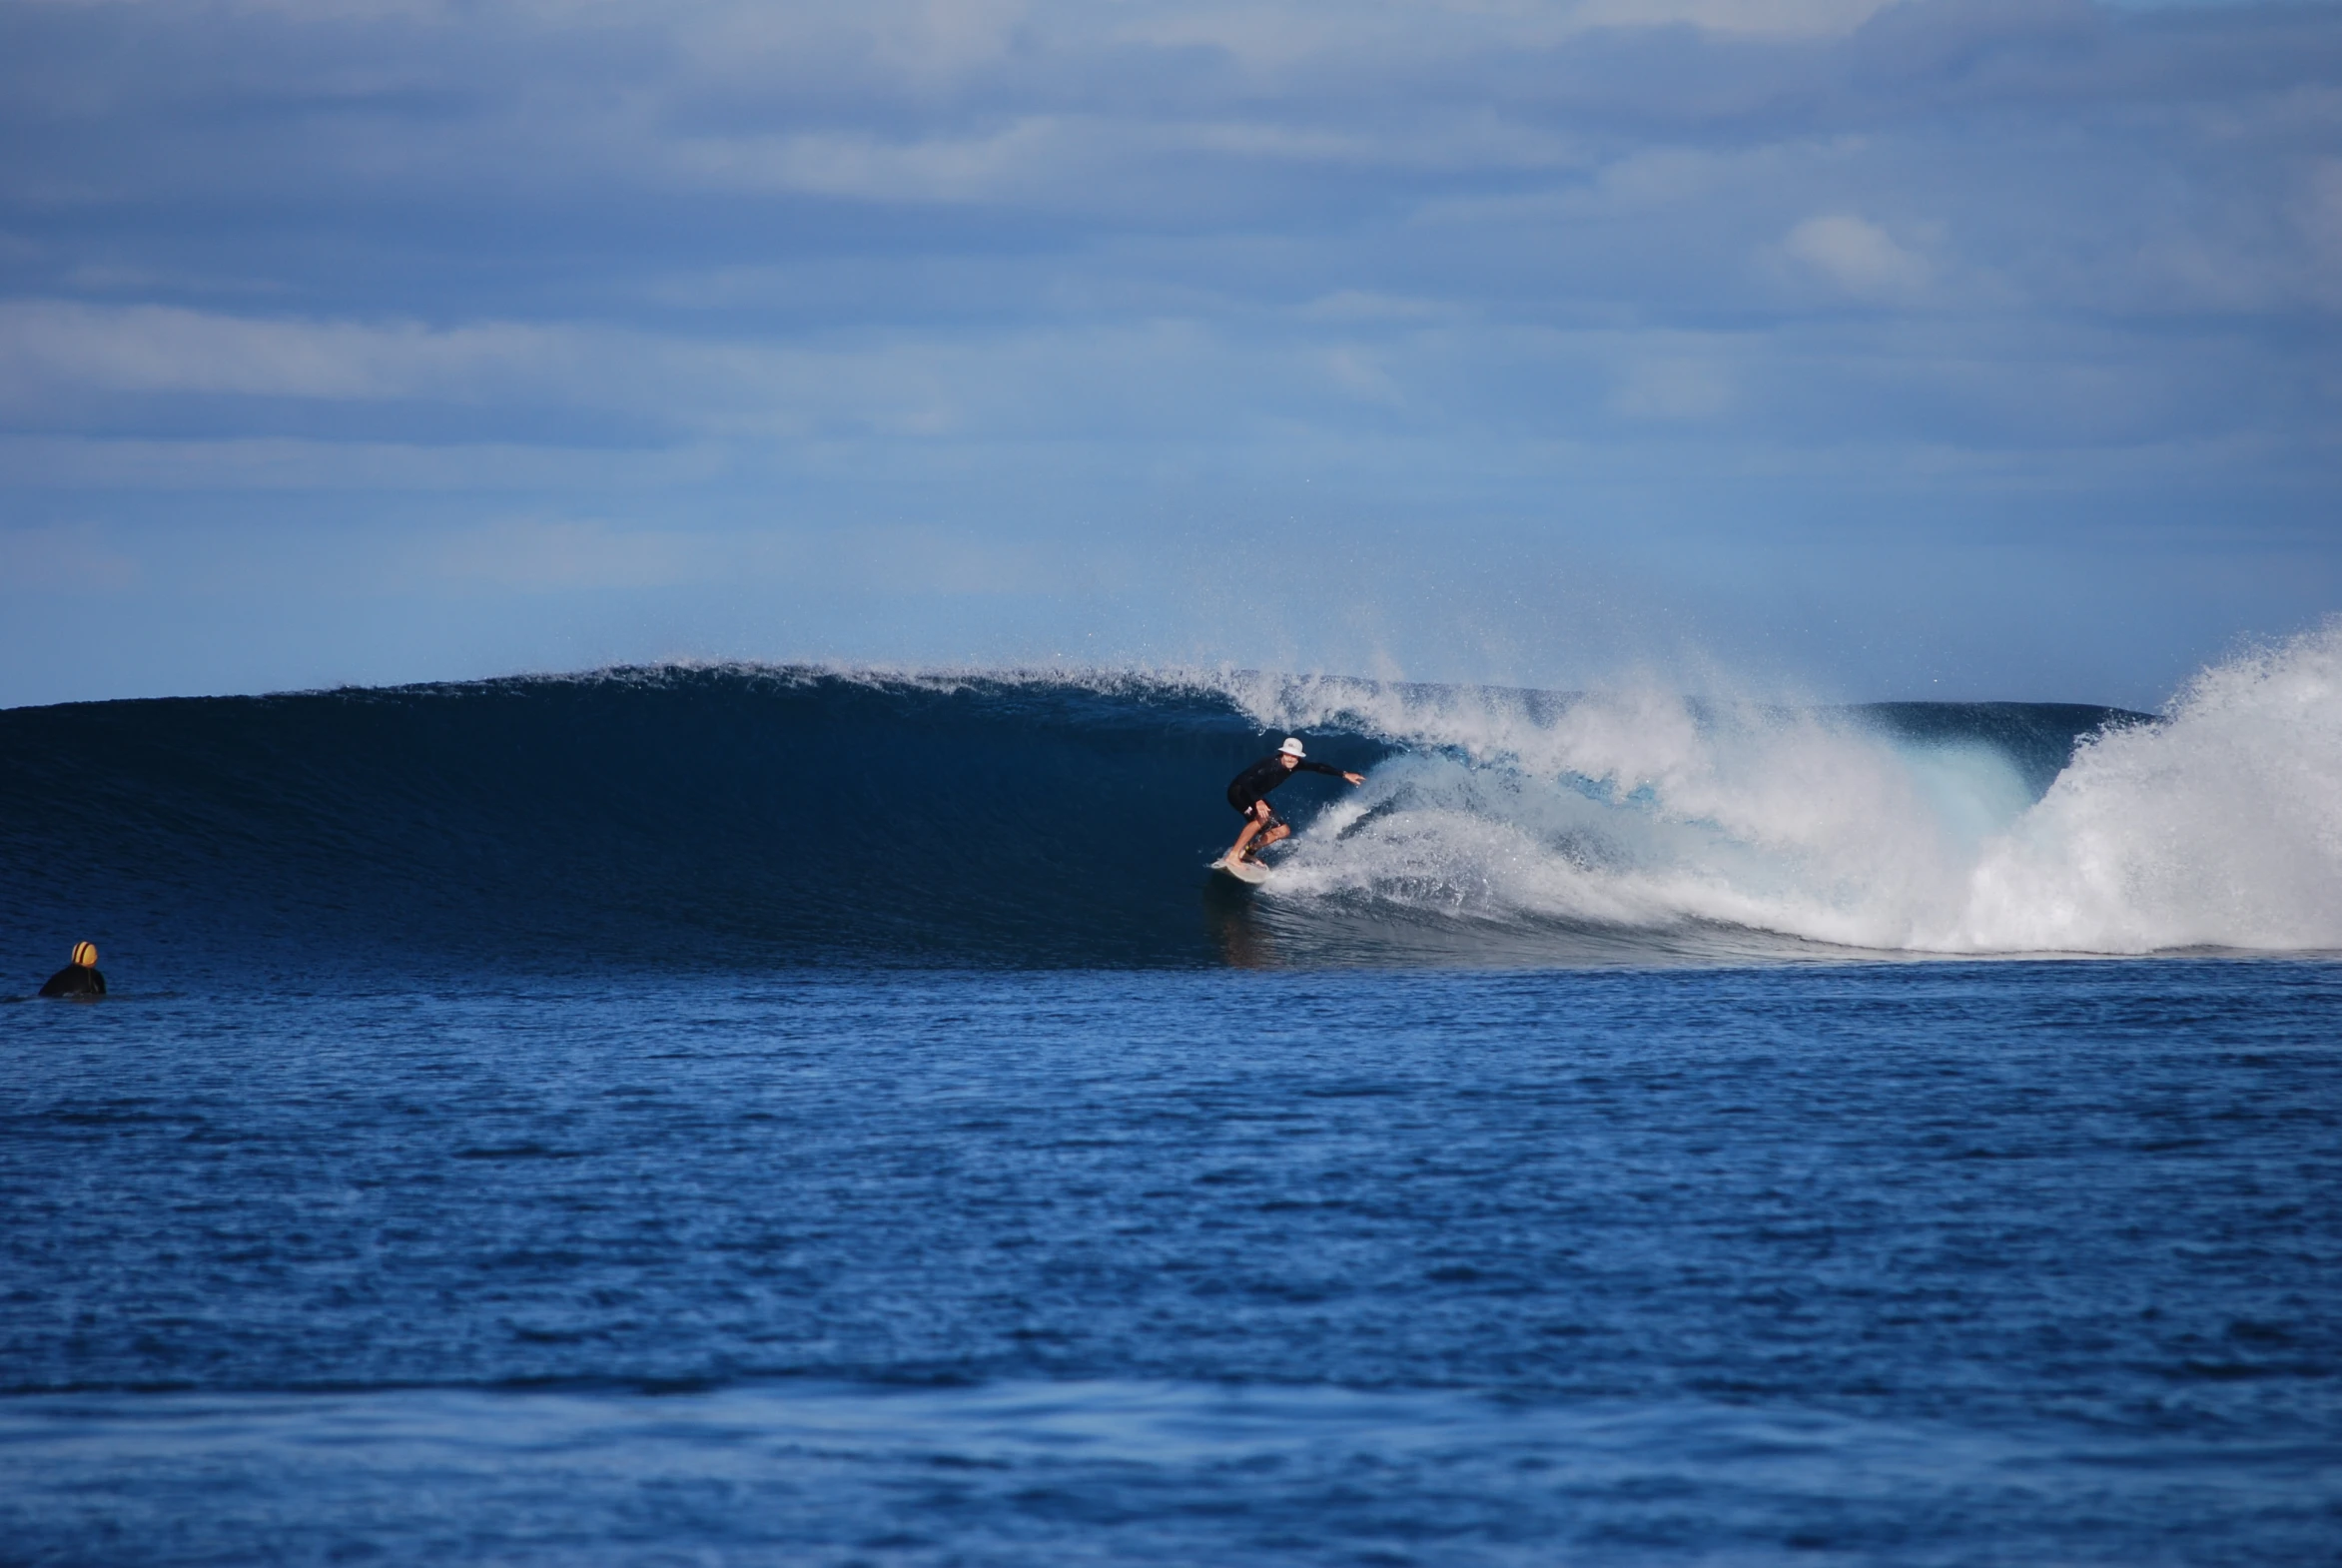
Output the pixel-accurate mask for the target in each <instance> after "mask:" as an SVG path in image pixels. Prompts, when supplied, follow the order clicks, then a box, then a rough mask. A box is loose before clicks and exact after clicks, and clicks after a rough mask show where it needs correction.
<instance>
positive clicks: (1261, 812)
mask: <svg viewBox="0 0 2342 1568" xmlns="http://www.w3.org/2000/svg"><path fill="white" fill-rule="evenodd" d="M1268 818H1269V810H1268V802H1267V801H1265V800H1259V801H1254V802H1253V803H1252V815H1251V816H1249V817H1247V818H1245V819H1244V831H1243V832H1241V833H1239V834H1237V835H1236V844H1235V848H1233V849H1231V850H1229V851H1228V852H1227V861H1228V864H1229V865H1231V866H1232V865H1235V864H1236V863H1237V862H1239V861H1241V860H1242V859H1243V858H1244V856H1245V854H1246V853H1247V852H1248V851H1249V850H1250V849H1251V847H1252V835H1254V834H1255V833H1258V832H1259V831H1260V824H1262V823H1263V822H1266V821H1267V820H1268ZM1263 842H1265V841H1263Z"/></svg>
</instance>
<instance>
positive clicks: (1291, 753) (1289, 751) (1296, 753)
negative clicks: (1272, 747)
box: [1276, 735, 1308, 757]
mask: <svg viewBox="0 0 2342 1568" xmlns="http://www.w3.org/2000/svg"><path fill="white" fill-rule="evenodd" d="M1276 749H1277V750H1279V751H1281V752H1283V753H1284V754H1285V755H1286V756H1288V757H1302V756H1307V755H1308V753H1307V752H1304V751H1303V750H1302V749H1301V743H1300V742H1299V741H1297V740H1295V739H1293V737H1292V736H1290V735H1287V736H1286V737H1285V738H1284V744H1283V745H1281V746H1279V747H1277V748H1276Z"/></svg>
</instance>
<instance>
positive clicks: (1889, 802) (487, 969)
mask: <svg viewBox="0 0 2342 1568" xmlns="http://www.w3.org/2000/svg"><path fill="white" fill-rule="evenodd" d="M1287 732H1292V733H1298V734H1301V735H1303V736H1305V737H1306V738H1307V739H1308V741H1309V745H1310V751H1311V755H1312V756H1316V757H1322V758H1324V759H1326V760H1329V761H1332V762H1335V763H1337V764H1339V765H1341V766H1344V767H1350V768H1355V769H1360V770H1364V771H1367V772H1368V774H1369V778H1368V782H1367V784H1366V785H1365V786H1364V787H1363V788H1361V789H1357V790H1347V789H1344V788H1342V787H1341V786H1339V785H1338V784H1334V783H1332V782H1331V781H1327V780H1323V779H1317V778H1312V777H1309V776H1303V777H1302V778H1300V779H1298V780H1296V781H1294V782H1293V783H1291V784H1289V785H1288V786H1286V788H1285V789H1284V790H1283V791H1281V792H1280V793H1279V795H1278V797H1277V801H1278V805H1279V807H1280V809H1282V810H1283V811H1284V812H1285V813H1286V814H1287V815H1288V816H1290V817H1292V819H1293V820H1294V821H1295V823H1296V824H1298V825H1299V827H1300V832H1299V834H1298V836H1297V838H1296V840H1295V842H1294V844H1293V845H1292V846H1291V847H1290V849H1289V851H1288V852H1287V853H1286V854H1285V856H1284V858H1283V861H1282V864H1281V870H1280V873H1279V875H1278V876H1277V878H1276V879H1275V880H1274V881H1273V882H1272V884H1271V885H1270V886H1269V888H1268V889H1266V890H1264V891H1263V892H1262V893H1260V894H1257V895H1255V894H1250V893H1246V892H1243V891H1241V890H1237V889H1234V888H1232V887H1227V886H1220V885H1215V884H1214V883H1213V881H1212V880H1211V879H1210V878H1208V876H1207V875H1206V873H1205V872H1204V869H1203V867H1204V863H1205V862H1206V861H1207V860H1209V859H1210V858H1211V856H1212V855H1213V854H1215V853H1216V852H1217V851H1218V850H1219V849H1220V848H1221V847H1223V846H1224V845H1225V843H1226V842H1227V840H1228V839H1229V838H1231V837H1232V836H1233V833H1234V829H1235V827H1236V826H1237V819H1236V817H1235V815H1234V814H1233V813H1232V812H1230V811H1229V810H1228V809H1227V807H1226V805H1225V803H1224V802H1223V800H1222V799H1221V790H1222V788H1223V787H1224V785H1225V784H1226V781H1227V779H1228V778H1229V777H1230V776H1231V775H1232V774H1233V773H1235V772H1236V771H1237V769H1238V768H1240V767H1241V766H1242V765H1243V764H1244V763H1246V762H1248V761H1250V760H1252V759H1253V758H1254V757H1256V756H1258V755H1259V754H1260V753H1261V752H1262V751H1263V750H1264V749H1266V747H1267V746H1268V745H1271V744H1273V742H1274V740H1275V739H1276V738H1278V737H1280V736H1281V735H1283V734H1285V733H1287ZM0 876H4V877H5V879H6V887H7V889H8V896H7V899H6V902H5V908H4V910H0V921H4V924H0V945H4V948H5V954H6V957H7V960H8V962H9V963H10V964H12V965H13V966H14V967H15V969H16V970H17V971H18V972H21V973H22V974H24V975H25V976H27V977H32V976H35V975H36V974H38V973H45V972H46V970H47V969H48V968H53V967H55V965H56V964H57V963H61V962H62V961H63V955H64V951H65V949H66V948H67V947H68V946H69V945H70V944H71V943H72V942H73V941H75V940H79V939H82V938H85V937H86V938H89V939H91V940H95V941H97V942H98V943H99V945H100V947H101V949H103V950H104V952H105V957H106V967H107V968H108V969H109V970H110V971H111V972H112V973H113V974H114V975H116V976H118V977H120V979H121V981H122V982H123V983H127V984H129V985H132V986H135V985H136V984H139V983H142V982H143V983H144V984H145V985H146V986H147V987H148V988H149V989H156V988H159V987H160V986H162V985H165V984H168V983H170V981H171V978H172V977H174V976H193V975H196V974H203V973H217V972H219V971H221V970H224V969H225V970H232V971H234V972H237V973H240V974H244V975H249V976H251V977H252V978H253V979H254V980H255V981H257V982H263V983H267V984H270V985H277V986H286V985H292V986H299V985H306V984H328V983H334V984H339V983H343V982H346V981H349V980H352V979H356V980H358V981H361V982H363V981H364V979H365V978H366V977H367V976H370V975H376V974H380V973H383V972H385V971H393V972H414V971H417V970H420V971H428V972H444V973H446V974H448V975H450V976H459V975H479V974H488V975H492V974H495V973H499V972H503V971H507V970H516V969H525V970H530V971H536V972H543V971H547V970H552V971H564V972H577V973H589V972H591V971H593V970H595V969H597V968H611V967H616V968H626V969H637V968H642V967H652V968H657V967H677V966H682V967H688V966H739V965H752V966H753V965H767V966H777V967H786V966H800V965H823V964H882V965H964V964H983V965H1032V966H1067V965H1075V966H1107V967H1112V966H1158V965H1188V964H1214V963H1235V964H1246V965H1275V964H1282V963H1410V962H1433V963H1482V962H1493V963H1540V962H1561V963H1570V962H1629V963H1633V962H1668V961H1679V960H1681V961H1710V962H1712V961H1716V960H1718V959H1723V960H1727V961H1731V960H1740V959H1763V958H1780V957H1806V958H1815V957H1825V956H1845V957H1855V956H1862V955H1864V954H1886V955H1916V954H2026V953H2075V954H2085V953H2099V954H2137V953H2149V952H2159V951H2169V950H2185V949H2228V950H2252V951H2302V950H2324V949H2342V629H2336V628H2328V629H2327V630H2325V631H2322V632H2318V633H2314V634H2310V635H2307V636H2304V637H2301V638H2298V639H2296V640H2294V641H2292V642H2289V643H2286V644H2284V645H2282V646H2279V647H2275V648H2272V649H2269V650H2266V651H2262V652H2257V653H2254V654H2250V655H2247V656H2242V657H2239V658H2237V659H2234V660H2232V661H2230V662H2227V663H2224V664H2221V665H2219V666H2217V667H2215V668H2212V669H2209V670H2207V671H2205V672H2204V673H2202V674H2201V675H2199V676H2198V677H2197V678H2196V679H2195V680H2194V681H2192V682H2191V683H2190V684H2189V685H2188V686H2187V687H2186V688H2185V689H2184V690H2182V691H2181V692H2180V693H2179V694H2178V695H2177V697H2176V698H2175V699H2174V700H2173V702H2172V703H2171V705H2170V707H2169V709H2168V711H2167V712H2166V713H2165V714H2164V715H2163V716H2161V717H2160V718H2149V717H2148V716H2146V715H2140V714H2128V713H2122V712H2118V711H2115V710H2110V709H2105V708H2096V707H2084V706H2072V705H2056V704H2016V703H1983V704H1945V703H1891V704H1876V705H1870V706H1863V707H1852V708H1812V707H1782V706H1769V705H1763V704H1750V703H1720V702H1713V701H1697V700H1691V699H1686V698H1683V697H1681V696H1677V695H1672V694H1669V693H1665V692H1662V691H1659V690H1656V689H1652V690H1635V689H1621V690H1613V691H1603V692H1590V693H1574V694H1556V693H1545V692H1534V691H1519V690H1507V689H1496V688H1479V687H1457V686H1427V685H1407V684H1394V683H1377V682H1367V681H1354V680H1334V679H1324V678H1298V677H1282V676H1274V675H1254V674H1211V675H1171V674H1101V675H1086V676H1085V675H1067V674H1063V673H1050V674H1026V673H1013V672H1012V673H998V674H982V675H951V676H941V675H931V676H900V675H883V674H875V673H867V672H855V671H840V670H827V669H814V668H799V667H762V666H731V667H722V668H659V669H627V670H614V671H600V672H594V673H590V674H583V675H575V676H563V677H531V678H517V679H506V680H493V681H481V682H474V683H466V684H458V685H434V686H417V687H404V688H397V689H391V690H365V689H354V690H342V691H331V692H318V693H303V694H296V695H283V696H268V697H228V698H202V699H172V700H161V701H137V702H109V703H90V704H74V705H67V706H60V707H51V708H31V709H17V710H13V711H9V712H4V713H0Z"/></svg>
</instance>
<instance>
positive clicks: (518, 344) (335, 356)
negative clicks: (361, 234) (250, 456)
mask: <svg viewBox="0 0 2342 1568" xmlns="http://www.w3.org/2000/svg"><path fill="white" fill-rule="evenodd" d="M572 348H573V345H572V343H571V341H570V340H569V339H568V338H567V337H566V336H565V335H563V334H562V333H560V332H557V331H548V330H545V329H541V328H535V327H528V326H520V325H514V324H509V323H499V324H495V325H491V326H486V327H461V328H452V329H445V330H433V329H430V328H426V327H423V326H420V325H418V324H414V323H392V324H389V325H367V324H362V323H356V322H302V321H276V320H268V319H261V318H252V317H236V316H223V315H218V314H211V313H205V312H198V311H190V310H183V309H179V308H177V307H169V306H127V307H115V308H108V307H100V306H88V305H78V304H74V303H71V302H65V301H47V300H35V301H14V302H9V303H6V304H0V397H8V396H14V397H18V398H26V397H33V396H37V395H39V394H40V393H41V392H43V391H44V390H48V389H54V388H74V389H85V390H95V391H104V392H226V393H233V394H238V395H244V396H263V397H308V398H326V399H336V400H344V399H355V398H384V397H402V396H413V395H416V394H419V393H422V392H429V393H431V394H433V395H438V396H455V397H461V396H463V395H465V393H466V392H467V390H469V391H471V392H484V391H486V390H488V389H487V385H486V384H491V383H492V384H498V385H499V386H500V385H501V384H507V383H508V382H509V381H510V380H511V379H512V378H513V377H515V376H524V377H530V378H539V377H543V376H545V375H547V374H548V373H549V372H552V371H555V370H556V369H559V368H561V367H563V366H566V365H571V364H573V363H574V355H573V354H572V353H571V350H572Z"/></svg>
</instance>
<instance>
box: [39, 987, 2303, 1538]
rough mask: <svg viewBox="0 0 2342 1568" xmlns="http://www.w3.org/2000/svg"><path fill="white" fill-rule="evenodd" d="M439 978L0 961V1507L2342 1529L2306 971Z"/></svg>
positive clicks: (685, 1516)
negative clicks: (211, 978)
mask: <svg viewBox="0 0 2342 1568" xmlns="http://www.w3.org/2000/svg"><path fill="white" fill-rule="evenodd" d="M479 982H480V983H479V984H478V985H477V986H475V987H469V988H463V989H448V990H443V991H429V992H424V991H417V990H415V989H413V988H412V985H411V983H396V982H391V981H385V982H384V983H382V985H381V986H380V988H379V989H377V990H373V991H368V990H366V989H364V987H363V986H361V985H358V984H356V983H354V984H353V985H352V986H350V987H349V988H347V989H343V990H339V991H334V992H327V993H320V994H314V995H295V994H281V995H277V996H272V997H270V998H267V999H265V1000H255V999H251V998H247V997H237V996H231V995H223V994H218V993H219V992H220V991H222V990H224V989H225V988H224V987H217V986H215V987H212V988H211V989H209V990H206V991H195V990H190V991H185V992H182V993H180V994H176V995H164V996H156V995H147V996H139V995H135V994H126V995H118V996H116V997H115V998H112V999H110V1000H108V1001H107V1002H105V1003H102V1004H99V1005H95V1006H77V1005H70V1004H32V1003H24V1004H14V1005H8V1006H5V1007H0V1039H4V1041H5V1053H6V1056H5V1061H6V1070H5V1075H6V1076H5V1079H4V1081H0V1191H4V1193H5V1204H6V1212H7V1216H8V1224H7V1226H6V1228H5V1232H4V1234H0V1270H4V1276H0V1378H4V1382H5V1387H6V1390H7V1392H6V1394H5V1397H0V1474H4V1476H5V1479H0V1543H4V1544H0V1559H4V1560H6V1561H9V1562H28V1563H82V1562H91V1563H100V1562H102V1563H124V1564H137V1563H192V1562H221V1563H226V1562H263V1563H266V1562H327V1561H359V1560H366V1561H381V1562H408V1561H412V1562H426V1561H427V1562H453V1563H466V1562H480V1563H487V1562H496V1563H506V1562H548V1563H551V1562H592V1563H601V1562H608V1563H638V1562H639V1563H651V1562H660V1563H666V1562H676V1563H734V1562H741V1563H746V1562H760V1563H761V1562H782V1561H786V1562H809V1563H840V1564H843V1563H848V1562H866V1563H873V1564H882V1563H883V1564H922V1565H925V1564H944V1563H982V1564H992V1563H1000V1564H1010V1563H1026V1562H1039V1561H1048V1562H1085V1563H1088V1562H1099V1563H1134V1564H1136V1563H1250V1562H1258V1563H1285V1562H1290V1563H1352V1562H1357V1563H1365V1562H1375V1563H1408V1562H1419V1563H1425V1564H1449V1563H1457V1564H1473V1563H1514V1562H1519V1563H1532V1562H1535V1563H1544V1562H1555V1561H1569V1562H1589V1563H1611V1562H1617V1563H1679V1562H1708V1563H1770V1562H1799V1563H1808V1562H1820V1563H1829V1562H1848V1563H1855V1562H1861V1563H1977V1564H1984V1563H1990V1564H2011V1563H2022V1564H2030V1563H2067V1562H2091V1563H2126V1564H2127V1563H2239V1564H2243V1563H2331V1562H2334V1561H2336V1560H2337V1556H2338V1554H2342V1397H2338V1396H2342V1380H2338V1373H2342V1321H2338V1319H2337V1313H2336V1310H2335V1307H2336V1303H2337V1301H2342V1220H2338V1218H2337V1213H2336V1205H2335V1203H2334V1200H2333V1195H2334V1193H2335V1192H2336V1191H2337V1190H2342V1179H2338V1178H2342V1048H2338V1047H2337V1043H2336V1036H2337V1031H2336V1028H2335V1024H2336V1019H2337V1011H2336V1008H2337V1003H2338V1002H2342V971H2338V970H2337V969H2335V968H2334V967H2332V966H2330V965H2327V964H2323V963H2302V962H2290V961H2258V962H2221V961H2173V960H2163V961H2136V962H2118V963H2065V964H2035V963H1997V964H1921V965H1903V964H1894V965H1850V966H1840V967H1816V966H1811V965H1776V966H1771V967H1757V968H1742V969H1732V968H1723V969H1714V968H1711V969H1686V970H1656V969H1618V970H1611V971H1592V972H1584V971H1580V972H1544V973H1536V972H1528V973H1493V974H1491V973H1478V974H1458V973H1446V972H1436V971H1417V972H1411V973H1378V972H1365V971H1361V972H1354V973H1330V974H1329V973H1306V972H1298V973H1265V974H1247V973H1212V972H1156V973H1137V974H1134V973H1098V972H1091V973H1081V972H1076V973H1058V974H1040V975H1035V974H1020V973H998V972H994V973H980V972H965V973H887V974H876V973H862V972H840V973H833V974H800V975H799V976H797V977H795V978H778V979H776V978H769V977H768V978H742V977H740V976H737V975H729V976H727V975H710V974H669V975H663V976H655V977H644V978H627V977H618V978H609V979H600V980H594V981H590V982H587V981H567V982H561V981H554V980H527V981H520V982H508V981H504V980H502V979H500V978H499V977H496V976H494V975H492V974H484V973H483V974H482V975H481V976H480V977H479ZM124 989H125V990H130V989H131V988H124Z"/></svg>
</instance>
